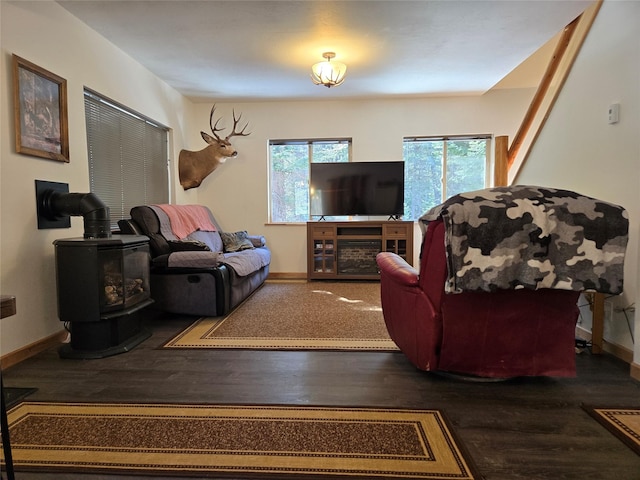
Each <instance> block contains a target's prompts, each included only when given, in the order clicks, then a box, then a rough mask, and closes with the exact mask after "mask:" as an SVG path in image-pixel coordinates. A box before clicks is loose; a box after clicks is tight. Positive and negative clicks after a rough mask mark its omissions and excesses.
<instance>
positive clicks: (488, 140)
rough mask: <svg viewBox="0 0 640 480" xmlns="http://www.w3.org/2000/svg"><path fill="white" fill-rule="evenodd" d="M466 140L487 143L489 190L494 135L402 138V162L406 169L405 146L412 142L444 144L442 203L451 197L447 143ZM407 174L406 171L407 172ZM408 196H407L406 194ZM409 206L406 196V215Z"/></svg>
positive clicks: (486, 179)
mask: <svg viewBox="0 0 640 480" xmlns="http://www.w3.org/2000/svg"><path fill="white" fill-rule="evenodd" d="M464 140H484V141H485V142H486V143H485V163H484V166H485V171H484V188H488V187H490V186H491V185H492V178H493V177H492V171H493V160H492V157H491V152H492V144H493V141H494V136H493V135H492V134H473V135H444V136H443V135H424V136H415V135H413V136H405V137H403V138H402V146H403V148H402V151H403V155H402V157H403V158H402V160H403V161H404V162H405V168H406V165H407V160H406V158H405V155H404V146H405V144H406V143H411V142H443V158H442V165H441V167H442V172H441V178H440V184H441V187H442V198H441V202H444V201H445V200H446V199H447V198H449V197H450V195H449V194H448V192H447V178H446V175H447V158H448V156H447V149H448V145H447V143H448V142H449V141H464ZM405 172H406V170H405ZM406 191H407V189H406V181H405V192H406ZM405 195H406V194H405ZM407 207H408V205H407V203H406V196H405V213H406V209H407ZM405 218H408V216H407V215H405ZM413 220H417V219H413Z"/></svg>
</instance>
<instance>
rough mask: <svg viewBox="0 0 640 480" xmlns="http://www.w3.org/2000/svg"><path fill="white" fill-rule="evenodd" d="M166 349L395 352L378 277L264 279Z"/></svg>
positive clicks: (197, 322)
mask: <svg viewBox="0 0 640 480" xmlns="http://www.w3.org/2000/svg"><path fill="white" fill-rule="evenodd" d="M164 347H165V348H203V349H207V348H241V349H259V350H361V351H397V350H398V348H397V347H396V345H395V343H393V341H392V340H391V339H390V338H389V334H388V333H387V329H386V326H385V324H384V317H383V316H382V308H381V306H380V283H378V282H275V281H269V282H266V283H265V284H264V285H263V286H262V288H260V289H259V290H258V291H257V292H255V293H254V294H253V295H252V296H251V297H249V298H248V299H247V300H246V301H245V302H244V303H243V304H242V305H240V306H239V307H238V308H237V309H235V310H234V311H233V312H231V314H230V315H229V316H227V317H226V318H202V319H200V320H198V321H196V322H195V323H194V324H192V325H191V326H189V327H188V328H187V329H186V330H184V331H183V332H181V333H180V334H178V335H177V336H176V337H174V338H173V339H171V340H170V341H169V342H167V343H166V344H165V345H164Z"/></svg>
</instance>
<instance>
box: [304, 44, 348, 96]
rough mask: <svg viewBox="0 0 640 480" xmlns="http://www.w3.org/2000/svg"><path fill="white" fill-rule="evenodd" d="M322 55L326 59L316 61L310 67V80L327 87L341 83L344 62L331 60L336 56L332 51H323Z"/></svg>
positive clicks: (342, 80) (345, 69)
mask: <svg viewBox="0 0 640 480" xmlns="http://www.w3.org/2000/svg"><path fill="white" fill-rule="evenodd" d="M322 56H323V57H324V58H326V59H327V60H326V61H325V62H320V63H316V64H315V65H314V66H313V67H311V80H312V81H313V83H315V84H316V85H324V86H325V87H327V88H331V87H337V86H338V85H342V82H344V75H345V73H346V72H347V66H346V65H345V64H344V63H340V62H332V61H331V59H332V58H334V57H335V56H336V54H335V53H334V52H324V53H323V54H322Z"/></svg>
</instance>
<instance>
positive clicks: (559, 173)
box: [517, 0, 640, 365]
mask: <svg viewBox="0 0 640 480" xmlns="http://www.w3.org/2000/svg"><path fill="white" fill-rule="evenodd" d="M639 32H640V2H637V1H633V2H628V1H618V0H606V1H605V2H604V3H603V5H602V7H601V9H600V12H599V13H598V16H597V17H596V19H595V22H594V24H593V26H592V29H591V31H590V33H589V35H588V37H587V39H586V41H585V43H584V45H583V47H582V49H581V51H580V53H579V55H578V58H577V59H576V62H575V64H574V66H573V69H572V71H571V73H570V75H569V77H568V79H567V82H566V84H565V86H564V88H563V90H562V92H561V94H560V95H559V97H558V100H557V103H556V105H555V107H554V109H553V112H552V113H551V115H550V117H549V119H548V121H547V123H546V126H545V128H544V130H543V132H542V134H541V135H540V137H539V138H538V141H537V143H536V144H535V146H534V148H533V150H532V151H531V154H530V157H529V160H528V161H527V164H526V165H525V167H524V168H523V169H522V171H521V172H520V174H519V176H518V178H517V183H522V184H546V185H548V186H555V187H558V188H567V189H570V190H576V191H578V192H580V193H583V194H585V195H589V196H592V197H596V198H600V199H602V200H606V201H609V202H613V203H616V204H619V205H622V206H623V207H625V208H626V209H627V210H628V212H629V217H630V233H629V245H628V249H627V256H626V261H625V288H624V293H623V294H622V295H620V296H619V297H615V298H612V299H611V301H612V302H613V305H614V315H613V319H612V321H611V322H607V323H606V324H605V332H604V333H605V339H607V340H609V341H612V342H613V343H616V344H618V345H621V346H623V347H626V348H629V349H632V350H633V349H634V363H635V364H637V365H640V341H639V340H638V335H637V334H638V333H640V316H639V315H638V314H637V313H636V314H635V345H634V344H633V342H632V340H631V334H630V333H629V327H628V325H627V321H626V319H625V317H624V315H623V313H622V312H616V311H615V309H619V308H625V307H628V306H630V305H631V304H633V303H635V302H636V299H637V298H638V293H639V292H638V289H639V288H640V286H639V284H638V275H639V272H640V264H639V261H638V238H639V235H640V231H639V225H640V223H639V219H640V33H639ZM612 103H620V122H619V123H617V124H614V125H609V124H608V122H607V120H608V115H607V113H608V107H609V105H610V104H612ZM630 317H631V323H632V328H634V327H633V323H634V313H633V312H631V313H630ZM588 321H590V319H588ZM586 327H587V328H590V324H588V325H586Z"/></svg>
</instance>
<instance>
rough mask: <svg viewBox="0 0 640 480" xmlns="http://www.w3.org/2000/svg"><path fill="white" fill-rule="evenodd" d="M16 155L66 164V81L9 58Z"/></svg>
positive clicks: (67, 137) (16, 59)
mask: <svg viewBox="0 0 640 480" xmlns="http://www.w3.org/2000/svg"><path fill="white" fill-rule="evenodd" d="M13 100H14V111H15V130H16V152H18V153H23V154H25V155H33V156H36V157H43V158H48V159H51V160H58V161H60V162H68V161H69V125H68V117H67V81H66V80H65V79H64V78H61V77H59V76H58V75H55V74H54V73H51V72H49V71H47V70H45V69H44V68H40V67H38V66H37V65H35V64H33V63H31V62H29V61H27V60H25V59H23V58H20V57H18V56H17V55H13Z"/></svg>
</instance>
